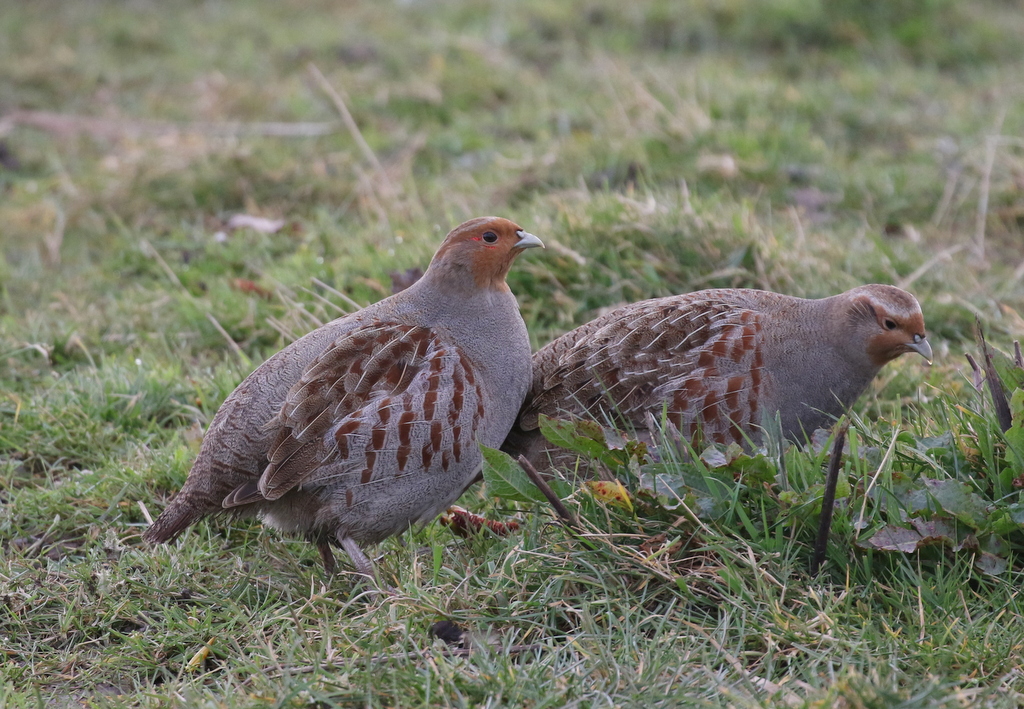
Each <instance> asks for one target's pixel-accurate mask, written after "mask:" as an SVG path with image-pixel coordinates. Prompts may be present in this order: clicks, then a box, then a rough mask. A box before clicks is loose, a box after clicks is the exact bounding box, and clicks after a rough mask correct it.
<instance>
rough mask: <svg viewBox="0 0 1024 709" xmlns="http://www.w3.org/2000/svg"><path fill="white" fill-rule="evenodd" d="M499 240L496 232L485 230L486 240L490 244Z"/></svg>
mask: <svg viewBox="0 0 1024 709" xmlns="http://www.w3.org/2000/svg"><path fill="white" fill-rule="evenodd" d="M497 240H498V235H497V234H495V233H494V232H493V231H485V232H484V241H486V242H487V243H488V244H493V243H495V242H496V241H497Z"/></svg>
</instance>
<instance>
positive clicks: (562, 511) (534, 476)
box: [518, 455, 577, 527]
mask: <svg viewBox="0 0 1024 709" xmlns="http://www.w3.org/2000/svg"><path fill="white" fill-rule="evenodd" d="M518 460H519V465H521V466H523V470H525V471H526V474H527V475H528V476H529V477H530V480H532V481H533V484H534V485H536V486H537V489H538V490H540V491H541V492H542V493H544V497H546V498H548V502H550V503H551V506H552V507H553V508H555V514H557V515H558V518H559V519H561V520H562V521H563V522H564V523H565V524H567V525H569V526H570V527H576V526H577V524H576V518H575V517H573V514H572V512H570V511H569V509H568V508H567V507H566V506H565V505H563V504H562V501H561V500H559V499H558V495H556V494H555V493H554V491H553V490H552V489H551V486H550V485H548V484H547V483H546V482H544V478H542V477H541V476H540V473H538V472H537V469H536V468H535V467H533V466H532V465H531V464H530V461H528V460H527V459H526V456H524V455H521V456H519V459H518Z"/></svg>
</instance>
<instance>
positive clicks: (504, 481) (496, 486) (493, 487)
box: [480, 443, 572, 502]
mask: <svg viewBox="0 0 1024 709" xmlns="http://www.w3.org/2000/svg"><path fill="white" fill-rule="evenodd" d="M480 452H481V453H482V454H483V456H484V466H483V473H484V483H485V484H486V485H487V490H488V491H489V492H490V494H492V495H494V496H495V497H500V498H501V499H503V500H510V501H513V502H547V498H546V497H544V493H542V492H541V491H540V490H539V489H538V488H537V486H536V485H534V484H533V481H532V480H530V476H528V475H527V474H526V472H525V471H524V470H523V469H522V468H521V467H519V463H517V462H516V461H515V460H513V459H512V456H510V455H508V454H507V453H504V452H502V451H500V450H497V449H495V448H488V447H487V446H485V445H483V444H482V443H481V444H480ZM546 482H547V484H548V487H550V488H551V491H552V492H554V493H555V495H557V496H558V497H559V499H565V498H566V497H568V496H569V495H570V494H572V487H571V486H570V485H569V484H568V483H566V482H565V481H564V480H557V479H548V480H546Z"/></svg>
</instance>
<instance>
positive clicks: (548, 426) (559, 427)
mask: <svg viewBox="0 0 1024 709" xmlns="http://www.w3.org/2000/svg"><path fill="white" fill-rule="evenodd" d="M538 423H539V424H540V432H541V435H543V436H544V438H545V439H547V441H548V442H549V443H552V444H554V445H556V446H558V447H559V448H568V449H569V450H571V451H575V452H577V453H583V454H584V455H588V456H590V457H592V458H598V459H600V458H603V457H604V456H605V455H606V454H607V453H608V452H609V451H608V445H607V443H605V438H604V431H603V430H602V429H601V426H600V425H599V424H598V423H597V422H595V421H586V420H582V419H580V420H575V421H560V420H558V419H553V418H550V417H549V416H545V415H544V414H541V415H540V416H539V417H538Z"/></svg>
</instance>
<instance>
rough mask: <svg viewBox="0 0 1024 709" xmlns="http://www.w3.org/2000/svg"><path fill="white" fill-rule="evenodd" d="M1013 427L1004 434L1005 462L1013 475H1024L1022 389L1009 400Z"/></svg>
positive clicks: (1023, 409) (1023, 392) (1015, 392)
mask: <svg viewBox="0 0 1024 709" xmlns="http://www.w3.org/2000/svg"><path fill="white" fill-rule="evenodd" d="M1010 411H1011V414H1012V420H1013V425H1011V426H1010V428H1009V430H1008V431H1007V432H1006V434H1005V435H1006V462H1007V463H1008V464H1009V466H1010V467H1011V468H1012V469H1013V472H1014V475H1015V476H1016V475H1021V474H1022V473H1024V389H1017V390H1016V391H1014V392H1013V396H1012V397H1011V398H1010Z"/></svg>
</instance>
